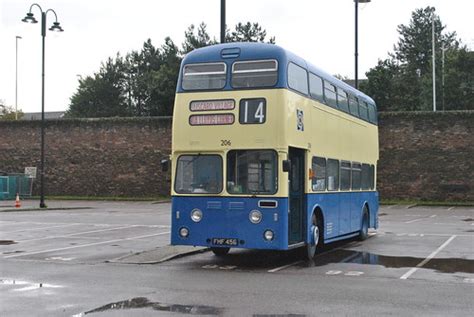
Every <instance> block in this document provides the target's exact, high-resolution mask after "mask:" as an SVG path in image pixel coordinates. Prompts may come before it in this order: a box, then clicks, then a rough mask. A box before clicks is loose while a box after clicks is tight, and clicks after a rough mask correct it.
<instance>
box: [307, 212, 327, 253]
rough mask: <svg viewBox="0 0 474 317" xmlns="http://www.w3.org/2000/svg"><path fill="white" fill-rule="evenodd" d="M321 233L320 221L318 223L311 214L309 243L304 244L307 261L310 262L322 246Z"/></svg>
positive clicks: (314, 215)
mask: <svg viewBox="0 0 474 317" xmlns="http://www.w3.org/2000/svg"><path fill="white" fill-rule="evenodd" d="M322 233H323V231H322V226H321V221H319V220H318V218H317V217H316V214H315V213H313V216H312V217H311V237H310V238H311V239H310V242H308V243H307V244H306V258H307V259H308V260H312V259H313V258H314V256H315V255H316V251H317V250H318V249H319V248H320V247H321V246H322V244H323V239H322V237H323V235H322Z"/></svg>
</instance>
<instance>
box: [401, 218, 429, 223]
mask: <svg viewBox="0 0 474 317" xmlns="http://www.w3.org/2000/svg"><path fill="white" fill-rule="evenodd" d="M423 219H426V218H418V219H413V220H409V221H405V223H414V222H417V221H420V220H423Z"/></svg>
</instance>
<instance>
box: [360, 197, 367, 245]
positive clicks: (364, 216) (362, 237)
mask: <svg viewBox="0 0 474 317" xmlns="http://www.w3.org/2000/svg"><path fill="white" fill-rule="evenodd" d="M368 237H369V210H368V209H367V205H366V206H364V210H363V211H362V224H361V228H360V232H359V240H360V241H364V240H365V239H367V238H368Z"/></svg>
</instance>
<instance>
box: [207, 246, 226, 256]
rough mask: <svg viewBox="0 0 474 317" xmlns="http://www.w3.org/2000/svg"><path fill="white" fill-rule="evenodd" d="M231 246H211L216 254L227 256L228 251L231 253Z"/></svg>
mask: <svg viewBox="0 0 474 317" xmlns="http://www.w3.org/2000/svg"><path fill="white" fill-rule="evenodd" d="M229 250H230V248H211V251H212V252H213V253H214V254H215V255H216V256H225V255H227V253H229Z"/></svg>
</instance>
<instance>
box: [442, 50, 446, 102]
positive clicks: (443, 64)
mask: <svg viewBox="0 0 474 317" xmlns="http://www.w3.org/2000/svg"><path fill="white" fill-rule="evenodd" d="M445 51H446V49H445V48H444V42H443V43H442V44H441V104H442V107H443V108H442V109H443V111H444V52H445Z"/></svg>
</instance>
